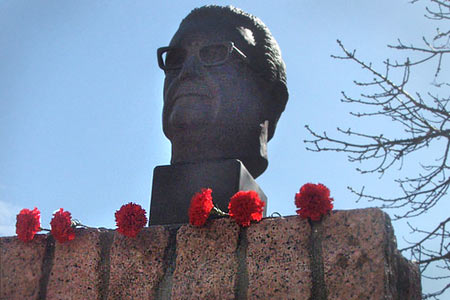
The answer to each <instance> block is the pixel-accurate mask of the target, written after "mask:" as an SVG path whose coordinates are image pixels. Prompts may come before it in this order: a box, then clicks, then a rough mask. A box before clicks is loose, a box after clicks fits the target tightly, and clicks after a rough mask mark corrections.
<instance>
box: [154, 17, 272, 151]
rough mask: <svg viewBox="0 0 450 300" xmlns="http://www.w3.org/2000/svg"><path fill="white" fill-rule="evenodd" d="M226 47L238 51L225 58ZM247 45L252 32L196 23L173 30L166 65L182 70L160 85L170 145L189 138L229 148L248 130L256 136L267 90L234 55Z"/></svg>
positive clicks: (168, 74) (242, 59)
mask: <svg viewBox="0 0 450 300" xmlns="http://www.w3.org/2000/svg"><path fill="white" fill-rule="evenodd" d="M230 42H232V43H234V46H235V47H236V48H237V49H236V48H233V46H229V47H231V49H233V50H232V51H231V54H229V56H227V55H226V53H224V52H223V51H224V48H223V47H225V46H226V45H231V44H230ZM251 42H252V33H251V31H250V30H248V29H245V30H242V28H234V29H233V28H232V29H229V28H220V29H217V26H211V25H208V24H206V23H205V24H201V23H200V22H195V23H194V24H187V25H184V26H183V27H181V28H180V29H179V30H178V31H177V33H176V34H175V36H174V37H173V39H172V41H171V43H170V47H173V49H176V50H173V51H172V52H168V54H167V57H166V63H167V64H168V63H173V64H176V65H178V66H180V68H178V69H174V70H166V78H165V82H164V110H163V129H164V133H165V135H166V136H167V137H168V138H169V139H170V140H171V141H172V142H173V141H174V140H176V139H177V138H184V139H186V138H187V137H186V136H189V137H190V138H192V139H193V140H205V139H208V140H213V141H214V139H220V140H222V141H223V140H224V139H225V140H229V142H230V143H232V142H233V141H236V142H238V141H237V140H238V139H239V136H245V135H246V132H248V131H251V132H252V134H253V132H256V135H258V134H259V133H258V129H259V124H261V123H263V122H264V107H265V105H264V103H265V101H267V99H268V98H269V89H268V88H267V83H265V82H263V80H262V79H260V78H259V76H258V75H257V74H255V72H254V71H253V70H252V69H251V68H250V67H249V65H248V63H247V62H246V60H245V53H243V51H242V52H241V51H239V50H238V49H239V48H240V49H242V48H245V46H248V44H249V43H251ZM169 53H170V54H169ZM259 130H260V129H259ZM236 158H238V157H236Z"/></svg>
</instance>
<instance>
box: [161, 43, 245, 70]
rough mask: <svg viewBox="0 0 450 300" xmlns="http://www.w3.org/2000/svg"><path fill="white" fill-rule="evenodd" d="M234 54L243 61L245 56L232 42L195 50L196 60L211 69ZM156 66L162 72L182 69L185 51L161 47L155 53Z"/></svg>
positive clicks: (185, 56)
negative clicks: (156, 56)
mask: <svg viewBox="0 0 450 300" xmlns="http://www.w3.org/2000/svg"><path fill="white" fill-rule="evenodd" d="M233 52H234V53H236V54H237V55H238V56H239V57H241V58H242V59H243V60H244V61H246V62H248V59H247V56H246V55H245V54H244V53H242V51H241V50H239V49H238V48H237V47H236V46H235V45H234V43H233V42H224V43H218V44H211V45H206V46H203V47H201V48H199V49H198V50H197V53H196V54H197V58H198V59H199V61H200V62H201V63H202V64H203V66H205V67H213V66H218V65H221V64H224V63H225V62H226V61H227V60H228V58H229V57H230V55H231V53H233ZM157 55H158V65H159V67H160V68H161V69H163V70H164V71H168V70H178V69H181V68H182V67H183V64H184V62H185V61H186V58H187V51H186V49H183V48H178V47H161V48H159V49H158V51H157Z"/></svg>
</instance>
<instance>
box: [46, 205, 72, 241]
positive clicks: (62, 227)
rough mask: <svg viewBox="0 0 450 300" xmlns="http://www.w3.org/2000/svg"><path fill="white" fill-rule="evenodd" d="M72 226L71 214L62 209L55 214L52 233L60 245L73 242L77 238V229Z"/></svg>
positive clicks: (52, 221) (51, 222)
mask: <svg viewBox="0 0 450 300" xmlns="http://www.w3.org/2000/svg"><path fill="white" fill-rule="evenodd" d="M72 225H73V223H72V215H71V214H70V212H68V211H64V209H62V208H60V209H59V210H58V211H56V212H55V213H54V214H53V219H52V220H51V221H50V226H51V230H50V233H51V235H53V237H54V238H55V240H57V241H58V242H60V243H64V242H67V241H71V240H73V239H74V238H75V229H74V227H73V226H72Z"/></svg>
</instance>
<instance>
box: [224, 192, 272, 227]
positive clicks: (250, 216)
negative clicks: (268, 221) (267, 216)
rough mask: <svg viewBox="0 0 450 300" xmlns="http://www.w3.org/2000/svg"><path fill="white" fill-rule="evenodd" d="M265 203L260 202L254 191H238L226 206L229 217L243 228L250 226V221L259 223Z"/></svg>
mask: <svg viewBox="0 0 450 300" xmlns="http://www.w3.org/2000/svg"><path fill="white" fill-rule="evenodd" d="M264 205H266V203H265V202H263V201H261V199H260V198H259V195H258V193H257V192H255V191H240V192H237V193H236V194H234V196H233V197H231V199H230V203H229V204H228V211H229V214H230V217H231V218H233V219H234V220H235V221H236V223H238V224H239V225H241V226H243V227H248V226H250V222H251V221H260V220H261V219H262V212H263V208H264Z"/></svg>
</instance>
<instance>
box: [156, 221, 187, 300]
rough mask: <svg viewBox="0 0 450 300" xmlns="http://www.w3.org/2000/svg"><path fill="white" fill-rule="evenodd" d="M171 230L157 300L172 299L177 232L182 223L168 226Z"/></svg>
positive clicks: (157, 290)
mask: <svg viewBox="0 0 450 300" xmlns="http://www.w3.org/2000/svg"><path fill="white" fill-rule="evenodd" d="M167 227H168V230H169V242H168V244H167V247H166V249H165V251H164V257H163V262H164V265H165V266H166V269H165V271H164V275H163V277H162V279H161V280H160V282H159V283H158V285H157V288H156V290H155V294H154V298H155V299H156V300H171V298H172V279H173V273H174V271H175V267H176V261H177V233H178V229H180V227H181V225H172V226H167Z"/></svg>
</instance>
